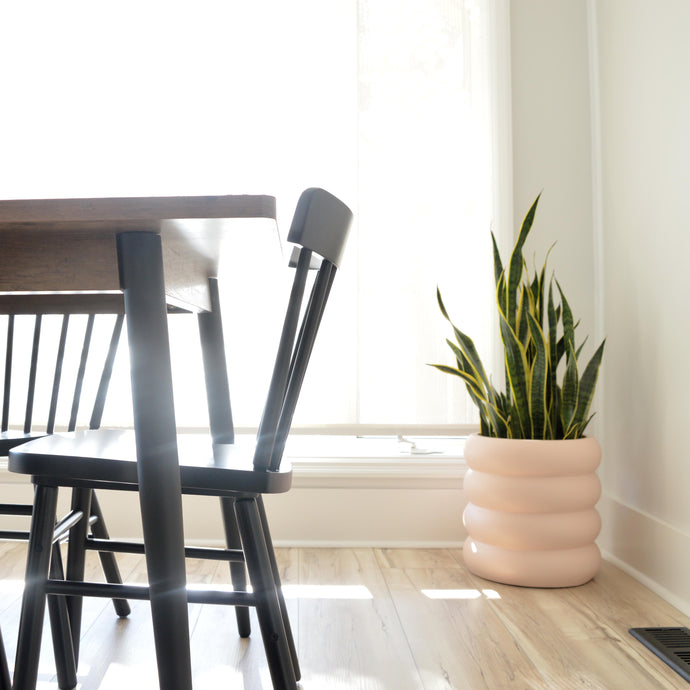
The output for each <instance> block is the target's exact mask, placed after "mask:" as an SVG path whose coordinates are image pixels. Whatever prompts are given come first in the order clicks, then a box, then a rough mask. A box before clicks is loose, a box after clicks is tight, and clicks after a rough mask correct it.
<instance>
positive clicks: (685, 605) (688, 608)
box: [601, 549, 690, 616]
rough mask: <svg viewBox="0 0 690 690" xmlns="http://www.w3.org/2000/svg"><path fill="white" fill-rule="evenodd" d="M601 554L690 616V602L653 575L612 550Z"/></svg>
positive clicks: (603, 551) (604, 550)
mask: <svg viewBox="0 0 690 690" xmlns="http://www.w3.org/2000/svg"><path fill="white" fill-rule="evenodd" d="M601 555H602V558H603V559H604V560H605V561H608V562H609V563H611V564H612V565H615V566H616V568H620V570H622V571H623V572H624V573H626V574H627V575H630V577H632V578H633V579H635V580H637V581H638V582H639V583H640V584H642V585H644V586H645V587H646V588H647V589H648V590H649V591H650V592H654V594H656V595H658V596H660V597H661V598H662V599H663V600H664V601H667V602H668V603H669V604H671V606H674V607H675V608H677V609H678V610H679V611H681V612H682V613H684V614H685V615H686V616H690V602H688V601H686V600H685V599H683V598H682V597H679V596H677V595H676V594H674V593H673V592H671V591H670V590H668V589H666V587H664V586H662V585H660V584H659V583H658V582H657V581H656V580H653V579H652V578H651V577H648V576H647V575H645V574H644V573H642V572H640V571H639V570H637V568H633V567H632V566H631V565H630V564H629V563H626V562H625V561H623V560H621V559H620V558H617V557H616V556H614V555H613V554H612V553H611V552H610V551H607V550H606V549H602V551H601Z"/></svg>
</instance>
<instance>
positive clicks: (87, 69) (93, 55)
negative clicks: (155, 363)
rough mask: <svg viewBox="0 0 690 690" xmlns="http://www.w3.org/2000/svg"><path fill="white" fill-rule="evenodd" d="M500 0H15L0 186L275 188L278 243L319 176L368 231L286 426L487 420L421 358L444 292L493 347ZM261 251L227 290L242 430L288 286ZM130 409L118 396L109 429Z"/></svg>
mask: <svg viewBox="0 0 690 690" xmlns="http://www.w3.org/2000/svg"><path fill="white" fill-rule="evenodd" d="M493 5H494V2H493V0H329V1H328V2H324V1H323V0H293V1H292V2H284V1H283V0H252V2H245V1H242V2H239V1H238V2H235V1H223V2H221V1H219V0H217V1H207V0H197V1H195V2H193V3H192V2H144V3H142V2H128V1H125V2H119V3H106V2H94V1H93V0H90V1H89V2H74V1H67V2H62V3H57V4H56V3H52V2H10V3H3V5H2V7H0V88H2V90H3V93H4V94H5V99H4V107H3V109H2V111H1V112H0V147H1V151H2V155H1V157H0V197H2V198H17V197H24V198H31V197H65V196H120V195H121V196H124V195H170V194H227V193H245V192H257V193H267V194H274V195H275V196H276V197H277V198H278V204H279V216H280V217H279V222H280V229H281V232H282V233H283V234H284V233H286V232H287V228H288V226H289V219H290V217H291V215H292V210H293V208H294V204H295V203H296V200H297V197H298V195H299V192H300V191H301V190H302V189H304V188H306V187H309V186H322V187H325V188H327V189H329V190H330V191H332V192H333V193H335V194H336V195H338V196H340V197H341V198H342V199H343V200H344V201H345V202H346V203H348V204H349V205H350V206H351V207H352V209H353V211H354V212H355V217H356V226H355V228H354V230H353V235H352V238H351V242H350V244H349V247H348V250H347V253H346V255H345V259H344V263H343V267H342V271H341V272H340V274H339V276H338V278H337V281H336V286H335V289H334V294H333V297H332V300H333V303H332V304H331V305H329V306H330V310H329V312H328V313H327V315H326V318H325V321H324V325H323V333H322V334H321V337H320V341H319V342H318V343H317V347H316V350H315V353H314V363H313V368H312V369H311V371H310V373H309V377H308V380H307V381H306V383H305V389H304V393H303V397H302V400H301V402H300V406H299V408H298V412H297V415H296V419H295V424H296V425H297V426H303V427H314V428H316V427H323V426H331V427H338V428H350V429H356V428H362V426H365V427H367V428H387V427H390V428H405V427H407V426H410V425H421V426H431V427H436V428H438V427H445V426H447V425H448V426H450V427H451V428H455V427H457V425H461V424H472V423H475V422H476V416H475V414H474V410H473V408H472V406H471V404H469V402H468V399H467V396H466V393H465V391H464V387H463V386H462V385H460V384H459V382H458V381H457V380H455V379H451V378H450V377H447V376H444V375H442V374H440V373H439V372H437V371H435V370H433V369H431V368H430V367H428V366H427V363H429V362H439V361H443V362H448V361H449V360H450V358H449V350H448V348H447V346H446V345H445V342H444V341H445V338H446V337H448V336H450V335H451V334H450V332H449V330H448V328H447V324H446V323H445V322H444V320H443V319H442V317H441V315H440V314H439V312H438V309H437V307H436V301H435V290H436V285H439V286H440V287H441V289H442V291H443V294H444V297H445V299H446V302H447V306H448V308H449V310H450V311H451V315H452V316H453V317H454V319H455V321H456V323H457V324H458V325H459V326H460V327H461V328H463V330H465V331H466V332H468V333H469V334H471V335H472V336H473V337H474V338H475V341H476V342H477V344H478V346H479V348H480V350H481V351H482V352H483V353H484V354H485V355H487V356H488V355H489V354H490V352H491V332H492V328H493V323H492V317H493V310H492V309H491V301H492V298H493V295H492V268H491V245H490V238H489V230H490V228H491V227H492V222H493V209H494V208H495V192H496V189H495V185H494V184H493V180H494V177H495V170H494V166H493V161H494V159H495V142H494V140H493V131H494V128H493V124H492V123H493V117H494V116H493V113H492V102H493V100H492V93H493V92H492V84H491V79H490V74H491V40H492V31H493V23H492V22H493V19H492V13H491V8H492V7H493ZM265 263H266V262H264V261H262V260H260V259H259V258H255V259H253V260H252V261H246V260H244V261H238V262H236V264H235V265H233V266H232V267H231V268H232V270H231V271H228V273H229V275H228V276H227V278H226V280H225V282H224V284H223V293H224V298H225V314H224V318H225V322H226V331H227V338H228V343H227V347H228V355H229V360H230V365H231V372H230V376H231V387H232V391H233V407H234V413H235V418H236V423H237V424H238V425H239V426H248V427H251V426H255V425H256V423H257V421H258V418H257V414H258V410H259V409H260V407H261V405H262V404H263V395H264V391H265V387H264V386H262V385H258V386H257V385H256V384H255V378H256V375H257V372H258V373H259V376H260V377H261V376H265V377H267V376H268V371H267V369H268V367H269V363H270V361H271V357H272V353H273V349H274V345H275V338H276V337H277V336H276V323H277V319H278V315H279V314H280V311H281V309H282V301H283V299H284V298H285V289H284V285H283V284H284V283H285V281H286V280H288V279H289V277H288V276H287V275H285V274H284V272H283V271H282V270H278V271H273V270H270V267H269V266H267V265H265ZM276 274H277V275H278V277H277V278H275V277H274V278H271V276H272V275H273V276H275V275H276ZM194 335H195V334H194V326H193V324H191V323H190V319H187V318H186V317H182V318H180V319H179V320H175V321H174V322H173V321H171V339H172V342H173V357H174V358H175V361H177V362H180V366H177V367H176V369H178V370H179V372H180V373H179V374H178V376H179V380H178V382H177V384H176V396H177V397H176V407H177V412H178V418H179V421H180V422H181V423H182V424H183V425H187V426H195V425H204V424H205V423H206V416H205V411H204V409H203V403H202V404H199V397H200V396H202V395H203V393H202V391H201V388H200V384H201V377H200V376H199V375H198V371H197V370H196V369H194V368H191V369H190V368H189V367H188V366H186V364H187V363H188V362H189V361H191V360H192V359H193V358H192V357H191V356H190V355H189V352H188V349H189V348H195V347H196V345H195V344H194V343H193V337H194ZM119 366H120V367H121V368H120V369H119V370H118V371H119V372H120V373H119V374H118V377H119V378H120V379H121V380H122V381H124V386H123V391H124V392H121V393H120V394H119V395H120V398H119V400H120V401H121V400H123V398H122V396H124V398H126V397H127V394H126V390H125V389H126V378H127V377H126V373H125V372H126V362H125V363H124V364H123V363H122V362H121V363H120V364H119ZM264 372H265V374H264ZM202 400H203V398H202ZM127 410H128V408H127V405H126V404H125V403H123V402H119V401H118V397H117V395H115V396H114V397H113V398H112V400H111V404H110V406H109V409H108V412H107V415H106V416H107V417H108V419H106V421H109V422H110V423H117V422H118V421H124V420H125V418H126V415H127V414H128V411H127Z"/></svg>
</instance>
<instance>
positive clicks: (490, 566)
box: [463, 537, 601, 587]
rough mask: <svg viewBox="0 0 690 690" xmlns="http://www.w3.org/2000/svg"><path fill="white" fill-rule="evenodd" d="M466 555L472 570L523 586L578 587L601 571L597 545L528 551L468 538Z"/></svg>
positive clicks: (496, 579) (481, 575) (488, 578)
mask: <svg viewBox="0 0 690 690" xmlns="http://www.w3.org/2000/svg"><path fill="white" fill-rule="evenodd" d="M463 558H464V560H465V564H466V565H467V568H468V569H469V570H470V572H472V573H474V574H475V575H478V576H479V577H482V578H484V579H485V580H492V581H493V582H501V583H503V584H506V585H518V586H520V587H577V586H579V585H583V584H585V583H586V582H589V581H590V580H591V579H592V578H593V577H594V576H595V575H596V573H597V571H598V570H599V566H600V565H601V553H600V552H599V548H598V547H597V545H596V544H588V545H587V546H581V547H578V548H574V549H558V550H549V551H527V550H513V549H503V548H500V547H498V546H492V545H490V544H482V543H481V542H477V541H474V540H473V539H472V538H471V537H468V538H467V539H466V540H465V545H464V546H463Z"/></svg>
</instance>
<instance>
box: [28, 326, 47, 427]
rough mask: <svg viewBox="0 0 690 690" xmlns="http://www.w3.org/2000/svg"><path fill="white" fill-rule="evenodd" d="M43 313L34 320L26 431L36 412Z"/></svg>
mask: <svg viewBox="0 0 690 690" xmlns="http://www.w3.org/2000/svg"><path fill="white" fill-rule="evenodd" d="M42 318H43V315H42V314H36V320H35V321H34V339H33V344H32V346H31V366H30V368H29V385H28V388H27V392H26V414H25V415H24V433H25V434H28V433H29V432H30V431H31V420H32V418H33V412H34V394H35V392H36V370H37V369H38V348H39V345H40V342H41V320H42Z"/></svg>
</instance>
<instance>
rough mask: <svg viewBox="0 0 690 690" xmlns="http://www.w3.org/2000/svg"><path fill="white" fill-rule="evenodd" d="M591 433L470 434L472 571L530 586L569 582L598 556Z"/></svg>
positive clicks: (583, 578)
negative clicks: (539, 437)
mask: <svg viewBox="0 0 690 690" xmlns="http://www.w3.org/2000/svg"><path fill="white" fill-rule="evenodd" d="M600 460H601V449H600V447H599V444H598V443H597V441H596V440H595V439H593V438H582V439H577V440H567V441H532V440H513V439H501V438H488V437H485V436H479V435H476V434H475V435H473V436H470V437H469V439H468V440H467V443H466V445H465V461H466V462H467V465H468V467H469V468H470V469H469V470H468V471H467V474H466V475H465V492H466V495H467V498H468V500H469V503H468V505H467V507H466V508H465V512H464V514H463V523H464V524H465V528H466V529H467V532H468V534H469V536H468V538H467V540H466V541H465V545H464V547H463V555H464V559H465V563H466V564H467V567H468V568H469V570H470V572H472V573H474V574H475V575H479V576H480V577H483V578H486V579H487V580H494V581H496V582H503V583H506V584H510V585H522V586H526V587H572V586H575V585H581V584H584V583H585V582H587V581H589V580H591V579H592V577H594V575H595V574H596V572H597V570H598V569H599V565H600V563H601V554H600V552H599V548H598V547H597V545H596V544H595V543H594V540H595V539H596V537H597V535H598V534H599V530H600V529H601V519H600V518H599V514H598V513H597V511H596V509H595V507H594V506H595V505H596V503H597V501H598V500H599V497H600V495H601V484H600V482H599V478H598V477H597V475H596V473H595V471H596V469H597V467H598V466H599V462H600Z"/></svg>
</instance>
